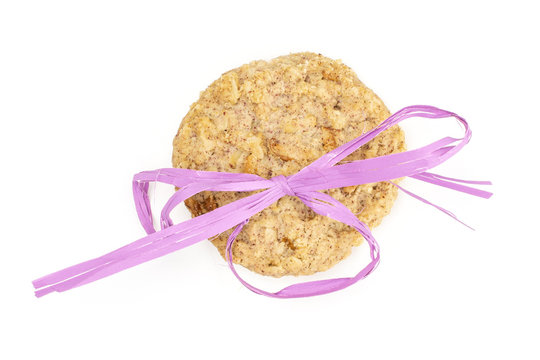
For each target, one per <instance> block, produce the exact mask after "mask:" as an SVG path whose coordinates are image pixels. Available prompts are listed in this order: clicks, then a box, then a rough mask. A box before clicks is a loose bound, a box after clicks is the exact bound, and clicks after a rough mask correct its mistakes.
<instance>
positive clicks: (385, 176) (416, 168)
mask: <svg viewBox="0 0 540 360" xmlns="http://www.w3.org/2000/svg"><path fill="white" fill-rule="evenodd" d="M410 117H424V118H432V119H439V118H446V117H454V118H456V119H457V120H458V121H459V122H460V123H461V124H462V125H463V126H464V129H465V134H464V136H463V137H462V138H452V137H445V138H442V139H440V140H438V141H435V142H434V143H432V144H429V145H427V146H424V147H421V148H418V149H415V150H410V151H406V152H402V153H396V154H391V155H386V156H381V157H377V158H371V159H365V160H358V161H351V162H348V163H344V164H340V165H336V164H337V163H339V162H340V161H341V160H343V159H344V158H346V157H347V156H348V155H350V154H351V153H352V152H354V151H355V150H356V149H358V148H359V147H360V146H362V145H364V144H366V143H367V142H368V141H370V140H372V139H373V138H374V137H376V136H377V135H378V134H380V133H381V132H383V131H385V130H386V129H388V128H389V127H391V126H393V125H395V124H397V123H399V122H400V121H402V120H404V119H407V118H410ZM470 138H471V130H470V128H469V126H468V124H467V122H466V121H465V119H463V118H462V117H460V116H459V115H457V114H455V113H452V112H449V111H446V110H441V109H438V108H436V107H433V106H425V105H417V106H409V107H406V108H403V109H402V110H400V111H398V112H397V113H395V114H394V115H392V116H390V117H389V118H388V119H386V120H385V121H383V122H382V123H381V124H380V125H379V126H377V127H376V128H374V129H373V130H371V131H369V132H367V133H365V134H363V135H361V136H359V137H358V138H356V139H354V140H352V141H350V142H348V143H346V144H344V145H342V146H340V147H338V148H336V149H335V150H333V151H330V152H329V153H327V154H325V155H323V156H321V157H320V158H319V159H317V160H316V161H314V162H313V163H311V164H310V165H308V166H307V167H305V168H303V169H302V170H300V171H299V172H298V173H296V174H293V175H291V176H283V175H279V176H276V177H273V178H271V179H264V178H262V177H260V176H258V175H254V174H243V173H225V172H212V171H197V170H189V169H177V168H167V169H159V170H155V171H143V172H141V173H138V174H136V175H135V176H134V179H133V195H134V198H135V206H136V209H137V214H138V216H139V220H140V221H141V224H142V226H143V227H144V229H145V230H146V232H147V233H148V235H147V236H145V237H143V238H141V239H139V240H137V241H135V242H133V243H131V244H128V245H126V246H123V247H121V248H119V249H117V250H115V251H113V252H110V253H108V254H106V255H103V256H101V257H98V258H95V259H92V260H88V261H85V262H83V263H81V264H78V265H74V266H71V267H68V268H66V269H64V270H60V271H58V272H55V273H52V274H50V275H47V276H44V277H42V278H40V279H37V280H35V281H34V282H33V285H34V288H35V289H36V291H35V295H36V296H37V297H40V296H43V295H46V294H48V293H50V292H53V291H57V292H62V291H66V290H69V289H72V288H75V287H78V286H81V285H84V284H88V283H90V282H93V281H96V280H99V279H101V278H103V277H106V276H109V275H112V274H114V273H117V272H119V271H122V270H124V269H127V268H130V267H133V266H135V265H138V264H141V263H143V262H146V261H149V260H152V259H155V258H157V257H160V256H163V255H166V254H168V253H171V252H173V251H177V250H180V249H183V248H185V247H187V246H190V245H193V244H195V243H198V242H200V241H202V240H205V239H208V238H211V237H213V236H215V235H218V234H220V233H222V232H224V231H226V230H228V229H231V228H233V227H235V229H234V231H233V232H232V233H231V235H230V237H229V239H228V241H227V245H226V258H227V262H228V264H229V267H230V268H231V270H232V272H233V273H234V275H235V276H236V277H237V278H238V279H239V280H240V282H241V283H242V284H243V285H245V286H246V287H247V288H248V289H250V290H252V291H254V292H255V293H258V294H262V295H266V296H271V297H276V298H296V297H306V296H314V295H321V294H326V293H330V292H333V291H337V290H340V289H343V288H346V287H348V286H350V285H352V284H354V283H356V282H357V281H359V280H361V279H363V278H365V277H366V276H367V275H369V274H370V273H371V272H372V271H373V270H374V269H375V268H376V267H377V264H378V263H379V259H380V254H379V245H378V244H377V242H376V241H375V238H374V237H373V235H372V234H371V231H370V230H369V228H368V227H367V226H366V224H364V223H363V222H361V221H360V220H358V218H357V217H356V216H355V215H354V214H353V213H352V212H351V211H350V210H349V209H348V208H347V207H346V206H345V205H343V204H342V203H340V202H339V201H337V200H335V199H334V198H333V197H331V196H330V195H327V194H325V193H322V192H320V191H321V190H326V189H331V188H339V187H345V186H351V185H361V184H367V183H374V182H380V181H389V182H391V183H392V184H393V185H395V186H397V187H398V188H399V189H401V190H402V191H404V192H405V193H407V194H409V195H411V196H413V197H415V198H416V199H419V200H421V201H422V202H424V203H427V204H429V205H432V206H434V207H436V208H437V209H439V210H441V211H443V212H445V213H446V214H447V215H449V216H451V217H453V218H454V219H456V220H458V219H457V218H456V216H455V215H453V214H452V213H451V212H449V211H447V210H445V209H443V208H441V207H439V206H437V205H435V204H432V203H430V202H429V201H427V200H425V199H423V198H421V197H419V196H417V195H415V194H412V193H411V192H408V191H406V190H405V189H403V188H402V187H400V186H398V185H397V184H395V183H393V182H392V181H391V180H392V179H397V178H401V177H406V176H408V177H411V178H414V179H417V180H421V181H425V182H428V183H432V184H435V185H439V186H443V187H446V188H449V189H453V190H457V191H461V192H464V193H467V194H470V195H474V196H479V197H483V198H489V197H490V196H491V195H492V193H490V192H487V191H483V190H479V189H475V188H472V187H470V186H466V185H463V184H477V185H491V182H489V181H465V180H459V179H452V178H448V177H444V176H440V175H436V174H433V173H429V172H427V170H429V169H431V168H433V167H435V166H437V165H438V164H440V163H442V162H444V161H446V160H447V159H448V158H450V157H451V156H453V155H454V154H455V153H457V152H458V151H459V150H461V148H463V146H465V144H467V143H468V141H469V140H470ZM154 181H155V182H162V183H166V184H171V185H174V186H176V187H178V188H179V190H178V191H176V192H175V193H174V194H173V195H172V196H171V197H170V199H169V200H168V201H167V203H166V204H165V206H164V207H163V209H162V211H161V216H160V224H161V230H159V231H156V229H155V228H154V225H153V217H152V210H151V207H150V201H149V197H148V188H149V183H150V182H154ZM263 189H266V190H264V191H261V192H257V193H255V194H253V195H250V196H247V197H244V198H242V199H240V200H237V201H234V202H232V203H229V204H227V205H224V206H222V207H219V208H217V209H215V210H213V211H211V212H208V213H205V214H202V215H200V216H197V217H195V218H192V219H190V220H187V221H184V222H181V223H179V224H173V221H172V220H171V218H170V216H169V215H170V212H171V210H172V209H173V208H174V207H176V206H177V205H178V204H180V203H181V202H183V201H184V200H186V199H187V198H189V197H191V196H193V195H195V194H197V193H199V192H201V191H254V190H263ZM283 196H296V197H298V198H299V199H300V200H301V201H302V202H303V203H304V204H305V205H306V206H308V207H310V208H311V209H312V210H313V211H314V212H316V213H317V214H319V215H324V216H328V217H330V218H332V219H334V220H337V221H341V222H342V223H344V224H347V225H349V226H351V227H352V228H354V229H356V230H357V231H358V232H359V233H360V234H362V236H363V237H364V238H365V239H366V241H367V243H368V245H369V247H370V256H371V261H370V262H369V264H367V265H366V266H365V267H364V268H363V269H362V270H361V271H360V272H359V273H358V274H356V275H355V276H353V277H344V278H336V279H328V280H318V281H309V282H304V283H299V284H294V285H291V286H288V287H286V288H284V289H282V290H280V291H278V292H275V293H271V292H267V291H264V290H260V289H258V288H256V287H254V286H252V285H250V284H248V283H247V282H245V281H244V280H243V279H242V278H241V277H240V276H239V275H238V273H237V272H236V270H235V269H234V265H233V263H232V245H233V243H234V240H235V238H236V236H237V235H238V234H239V232H240V231H241V230H242V227H243V226H244V225H245V224H246V223H247V222H248V220H249V218H250V217H251V216H253V215H255V214H256V213H258V212H260V211H262V210H264V209H265V208H266V207H268V206H270V205H271V204H273V203H274V202H276V201H278V200H279V199H280V198H282V197H283ZM458 221H459V220H458Z"/></svg>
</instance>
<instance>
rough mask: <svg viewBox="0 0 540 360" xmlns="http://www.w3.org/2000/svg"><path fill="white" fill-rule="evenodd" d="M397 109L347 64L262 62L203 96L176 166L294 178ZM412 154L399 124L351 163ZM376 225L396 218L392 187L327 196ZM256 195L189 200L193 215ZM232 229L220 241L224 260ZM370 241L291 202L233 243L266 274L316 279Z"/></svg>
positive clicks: (304, 56)
mask: <svg viewBox="0 0 540 360" xmlns="http://www.w3.org/2000/svg"><path fill="white" fill-rule="evenodd" d="M388 116H390V112H389V111H388V109H387V108H386V106H385V105H384V103H383V102H382V101H381V100H380V99H379V97H378V96H377V95H375V93H373V91H371V90H370V89H368V88H367V87H366V86H365V85H364V84H363V83H362V82H360V80H358V78H357V76H356V74H355V73H354V72H353V71H352V70H351V69H350V68H349V67H347V66H346V65H344V64H342V63H341V61H338V60H332V59H329V58H327V57H324V56H321V55H320V54H314V53H297V54H291V55H287V56H281V57H278V58H275V59H273V60H270V61H254V62H251V63H249V64H246V65H243V66H241V67H239V68H237V69H234V70H231V71H229V72H226V73H224V74H223V75H222V76H221V77H220V78H219V79H218V80H216V81H214V82H213V83H212V84H211V85H210V86H209V87H208V88H207V89H206V90H205V91H203V92H202V93H201V95H200V98H199V100H198V101H197V102H195V103H194V104H193V105H191V108H190V110H189V112H188V113H187V115H186V116H185V117H184V119H183V121H182V123H181V125H180V128H179V130H178V133H177V135H176V137H175V139H174V142H173V147H174V148H173V157H172V162H173V166H174V167H181V168H188V169H196V170H206V171H223V172H244V173H252V174H257V175H259V176H262V177H264V178H268V179H269V178H271V177H274V176H276V175H285V176H287V175H291V174H294V173H296V172H298V171H299V170H300V169H302V168H303V167H305V166H307V165H309V164H310V163H311V162H313V161H314V160H316V159H317V158H319V157H320V156H322V155H323V154H325V153H327V152H329V151H331V150H333V149H334V148H336V147H338V146H340V145H342V144H344V143H346V142H347V141H350V140H352V139H354V138H355V137H358V136H360V135H361V134H362V133H363V132H366V131H369V130H371V129H373V128H374V127H375V126H377V125H378V124H380V123H381V122H382V121H383V120H385V119H386V118H387V117H388ZM404 150H405V142H404V135H403V132H402V130H401V129H400V128H399V127H397V126H393V127H392V128H390V129H388V130H386V131H385V132H383V133H381V134H380V135H379V136H377V137H376V138H375V139H373V140H372V141H370V142H369V143H367V144H366V145H364V146H363V147H361V148H360V149H358V150H357V151H355V152H354V153H352V154H351V155H350V156H349V157H347V158H346V159H345V160H344V161H350V160H359V159H366V158H372V157H377V156H381V155H386V154H390V153H396V152H401V151H404ZM324 192H325V193H327V194H329V195H331V196H333V197H334V198H335V199H337V200H338V201H340V202H342V203H343V204H344V205H345V206H347V207H348V208H349V209H350V210H351V211H352V212H353V213H355V214H357V216H358V218H359V219H360V220H361V221H363V222H365V223H366V224H367V225H368V226H369V227H370V228H373V227H374V226H377V225H379V224H380V222H381V220H382V218H383V217H384V216H385V215H387V214H388V213H389V212H390V208H391V207H392V204H393V202H394V200H395V198H396V196H397V189H396V187H394V186H393V185H391V184H390V183H388V182H380V183H373V184H365V185H360V186H349V187H345V188H339V189H330V190H327V191H324ZM252 193H253V192H203V193H200V194H197V195H195V196H193V197H192V198H190V199H188V200H187V201H186V206H187V207H188V209H189V210H190V212H191V214H192V215H193V216H198V215H200V214H203V213H206V212H209V211H211V210H213V209H215V208H217V207H219V206H222V205H225V204H228V203H230V202H232V201H235V200H237V199H240V198H242V197H245V196H247V195H249V194H252ZM231 231H232V230H229V231H227V232H225V233H223V234H221V235H219V236H217V237H215V238H213V239H211V241H212V243H213V244H214V245H215V246H216V247H217V249H218V250H219V252H220V253H221V255H222V256H224V255H225V253H224V252H225V244H226V242H227V238H228V236H229V235H230V233H231ZM362 240H363V238H362V236H361V235H360V234H359V233H358V232H356V231H355V230H354V229H352V228H350V227H349V226H347V225H345V224H342V223H340V222H337V221H335V220H332V219H330V218H327V217H324V216H320V215H317V214H315V213H314V212H313V211H312V210H311V209H309V208H308V207H307V206H305V205H304V204H303V203H302V202H301V201H300V200H299V199H297V198H295V197H291V196H285V197H283V198H282V199H280V200H279V201H278V202H276V203H275V204H273V205H272V206H270V207H269V208H267V209H265V210H264V211H262V212H260V213H258V214H256V215H255V216H253V217H252V218H251V219H250V221H249V222H248V224H247V225H246V226H245V227H244V229H243V230H242V231H241V232H240V235H239V236H238V237H237V239H236V242H235V244H234V245H233V261H234V262H235V263H237V264H241V265H243V266H244V267H246V268H248V269H250V270H252V271H255V272H257V273H260V274H264V275H271V276H276V277H279V276H283V275H308V274H313V273H315V272H318V271H324V270H327V269H328V268H330V267H332V266H333V265H335V264H336V263H337V262H339V261H341V260H343V259H344V258H346V257H347V256H348V255H349V254H350V253H351V248H352V247H353V246H358V245H359V244H360V243H361V242H362Z"/></svg>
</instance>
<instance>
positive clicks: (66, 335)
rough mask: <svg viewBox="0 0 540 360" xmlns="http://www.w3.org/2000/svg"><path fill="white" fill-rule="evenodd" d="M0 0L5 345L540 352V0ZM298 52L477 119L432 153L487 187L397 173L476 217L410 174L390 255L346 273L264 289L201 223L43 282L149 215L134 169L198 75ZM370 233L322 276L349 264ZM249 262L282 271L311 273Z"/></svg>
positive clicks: (167, 145) (392, 223) (129, 352)
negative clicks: (136, 262) (84, 277)
mask: <svg viewBox="0 0 540 360" xmlns="http://www.w3.org/2000/svg"><path fill="white" fill-rule="evenodd" d="M193 3H195V2H193ZM373 3H375V2H373ZM1 4H2V5H0V121H1V129H0V137H1V139H0V146H1V152H0V154H1V172H2V175H1V177H0V182H1V191H2V195H1V207H0V212H1V217H0V218H1V239H2V250H1V251H0V270H1V271H0V276H1V282H2V292H1V297H0V303H1V306H0V329H1V331H2V335H1V339H2V340H1V345H0V358H2V359H37V358H40V359H180V358H186V359H191V358H210V356H212V358H234V359H248V358H249V359H252V358H262V359H265V358H268V359H281V358H284V359H287V358H293V357H295V358H299V359H300V358H301V359H318V358H326V359H328V358H331V359H333V358H345V359H353V358H354V359H356V358H361V359H457V358H459V359H487V358H489V359H510V358H512V359H539V358H540V350H539V344H538V341H539V338H540V336H539V335H540V328H539V322H540V316H539V304H540V296H539V275H540V267H539V260H538V257H539V250H540V246H539V240H540V236H539V235H538V230H537V229H538V203H539V200H540V198H539V195H538V194H539V188H538V177H537V176H535V172H536V171H537V170H538V155H539V152H538V145H537V144H538V142H539V141H540V140H539V139H540V138H539V134H540V132H539V131H540V126H539V122H540V119H539V115H538V104H539V95H540V93H539V90H538V89H539V82H540V76H539V70H538V66H539V64H540V56H539V37H538V35H539V34H540V27H539V25H538V15H539V13H540V12H539V10H538V8H537V7H536V6H535V2H533V1H531V2H529V3H527V2H521V1H508V2H497V1H489V2H473V1H470V2H469V1H467V2H460V1H448V2H435V1H426V2H416V1H414V2H410V1H396V2H377V5H373V4H371V5H367V4H363V3H362V2H349V3H345V2H339V1H335V0H334V1H328V2H315V1H311V2H305V3H301V2H298V3H297V2H293V1H285V2H281V1H273V2H268V3H264V4H263V3H257V2H255V1H251V2H244V3H240V2H238V3H237V2H232V1H222V2H216V3H204V2H197V4H196V5H195V4H191V5H187V4H181V2H180V1H177V2H161V1H153V2H138V1H129V2H119V1H88V2H80V1H65V2H60V1H36V2H27V1H5V2H2V3H1ZM297 51H314V52H320V53H322V54H323V55H326V56H329V57H332V58H340V59H342V60H343V61H344V62H345V63H346V64H347V65H349V66H351V67H352V68H353V69H354V70H355V71H356V72H357V74H358V76H359V78H360V79H361V80H362V81H363V82H364V83H365V84H366V85H367V86H369V87H371V88H372V89H373V90H374V91H375V92H376V93H377V94H379V95H380V96H381V98H382V99H383V100H384V101H385V102H386V104H387V105H388V107H389V108H390V109H391V110H392V111H397V110H398V109H400V108H401V107H404V106H407V105H412V104H430V105H435V106H439V107H442V108H445V109H448V110H452V111H455V112H457V113H459V114H461V115H463V116H464V117H465V118H466V119H467V120H468V121H469V122H470V125H471V128H472V130H473V134H474V135H473V138H472V141H471V142H470V143H469V145H468V146H467V147H465V148H464V150H463V151H462V152H461V153H460V154H458V155H457V156H455V157H454V158H452V159H451V160H450V161H448V162H447V163H445V164H443V165H442V166H440V168H438V169H437V170H436V172H437V173H440V174H443V175H447V176H452V177H458V178H463V179H477V180H492V181H493V182H494V186H492V187H491V190H492V191H494V193H495V195H494V196H493V197H492V198H491V199H490V200H483V199H479V198H474V197H471V196H467V195H464V194H460V193H455V192H452V191H450V190H445V189H442V188H438V187H435V186H431V185H422V184H418V182H417V181H415V180H411V179H408V180H405V181H404V182H403V186H405V187H406V188H407V189H410V190H413V191H415V192H417V193H418V194H420V195H422V196H425V197H426V198H428V199H430V200H432V201H434V202H435V203H437V204H440V205H442V206H444V207H446V208H448V209H450V210H451V211H453V212H455V213H456V214H457V215H458V216H459V217H460V218H461V219H463V220H464V221H465V222H467V223H468V224H470V225H471V226H473V227H475V228H476V231H470V230H469V229H467V228H465V227H464V226H462V225H460V224H459V223H457V222H455V221H453V220H452V219H450V218H449V217H447V216H445V215H444V214H442V213H440V212H438V211H436V210H435V209H433V208H431V207H429V206H427V205H424V204H422V203H420V202H418V201H416V200H414V199H412V198H410V197H408V196H407V195H405V194H403V193H401V194H400V196H399V199H398V201H397V203H396V204H395V207H394V209H393V211H392V213H391V214H390V215H389V216H388V217H387V218H386V219H385V220H384V222H383V224H382V225H381V226H380V227H379V228H377V229H375V230H374V234H375V237H376V238H377V239H378V241H379V242H380V244H381V248H382V250H381V256H382V261H381V264H380V266H379V267H378V269H377V270H376V271H375V272H374V273H373V274H372V275H371V276H369V277H368V278H367V279H366V280H364V281H361V282H360V283H358V284H357V285H355V286H353V287H351V288H348V289H346V290H344V291H341V292H338V293H334V294H330V295H325V296H320V297H315V298H307V299H295V300H276V299H271V298H265V297H262V296H258V295H255V294H253V293H251V292H250V291H248V290H246V289H245V288H243V287H242V286H241V285H240V284H239V283H238V282H237V281H236V279H235V278H234V277H233V276H232V274H231V273H230V272H229V271H228V269H227V268H226V267H225V264H224V261H223V260H222V259H221V258H220V257H219V256H218V254H217V251H215V249H214V248H213V246H212V245H211V244H210V243H208V242H203V243H200V244H198V245H195V246H192V247H191V248H188V249H185V250H183V251H181V252H177V253H173V254H170V255H168V256H166V257H163V258H160V259H157V260H154V261H152V262H150V263H146V264H143V265H141V266H138V267H136V268H133V269H130V270H127V271H124V272H122V273H119V274H117V275H114V276H112V277H109V278H106V279H104V280H101V281H98V282H96V283H93V284H90V285H87V286H84V287H81V288H78V289H75V290H72V291H69V292H65V293H61V294H56V293H55V294H51V295H48V296H46V297H44V298H41V299H36V298H34V296H33V292H32V286H31V280H33V279H35V278H37V277H40V276H42V275H45V274H47V273H50V272H52V271H56V270H59V269H61V268H63V267H66V266H69V265H73V264H75V263H78V262H80V261H84V260H87V259H89V258H91V257H95V256H99V255H102V254H103V253H105V252H108V251H110V250H113V249H115V248H117V247H119V246H122V245H124V244H126V243H128V242H131V241H133V240H136V239H138V238H139V237H141V236H143V235H144V232H143V230H142V228H141V227H140V225H139V224H138V220H137V216H136V213H135V210H134V207H133V203H132V199H131V196H132V195H131V177H132V175H133V174H135V173H136V172H139V171H142V170H149V169H156V168H160V167H168V166H170V157H171V150H172V139H173V137H174V135H175V133H176V130H177V128H178V126H179V124H180V121H181V119H182V118H183V116H184V115H185V114H186V112H187V110H188V108H189V105H190V104H191V103H192V102H194V101H196V100H197V98H198V94H199V92H200V91H201V90H203V89H204V88H205V87H206V86H208V85H209V84H210V83H211V82H212V81H213V80H215V79H216V78H218V77H219V76H220V74H221V73H223V72H225V71H227V70H229V69H231V68H234V67H237V66H239V65H242V64H244V63H246V62H249V61H251V60H255V59H270V58H272V57H275V56H279V55H283V54H288V53H290V52H297ZM403 127H404V129H405V131H406V134H407V141H408V145H409V148H410V149H412V148H414V147H416V146H419V145H423V144H427V142H428V141H434V140H436V139H438V138H440V137H442V136H445V135H446V134H447V133H450V134H454V135H459V134H460V132H459V131H460V127H459V126H458V125H456V123H455V122H453V121H452V120H449V119H448V120H437V121H434V120H430V121H427V120H420V119H411V120H408V121H407V122H406V123H404V124H403ZM172 191H173V190H172V189H171V188H167V187H163V188H158V190H157V200H156V206H159V205H160V203H162V201H163V200H164V198H165V197H166V196H167V195H169V194H171V193H172ZM175 219H176V220H177V221H180V220H182V219H187V213H186V212H185V210H179V211H178V212H177V213H176V214H175ZM366 253H367V252H366V246H365V245H364V246H361V247H360V248H357V249H355V250H354V252H353V255H352V256H351V257H350V258H348V259H347V260H345V261H344V262H342V263H340V264H339V265H337V266H336V267H334V268H333V269H332V270H330V271H328V272H327V273H324V274H319V275H316V276H314V277H312V278H317V279H322V278H327V277H335V276H343V275H352V274H354V273H355V271H357V270H359V269H360V268H361V267H362V266H363V265H364V264H365V261H366ZM242 274H245V275H246V276H247V277H248V279H250V280H251V281H253V282H254V283H255V284H256V285H259V286H261V287H264V288H266V289H274V290H277V289H279V288H281V287H283V286H284V285H286V284H290V283H292V282H294V281H295V280H299V279H294V278H284V279H279V280H276V279H266V278H263V277H260V276H256V275H253V274H250V273H249V272H247V271H243V272H242ZM301 280H307V278H304V279H301Z"/></svg>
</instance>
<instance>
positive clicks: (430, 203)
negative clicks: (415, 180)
mask: <svg viewBox="0 0 540 360" xmlns="http://www.w3.org/2000/svg"><path fill="white" fill-rule="evenodd" d="M389 182H390V183H391V184H392V185H394V186H395V187H397V188H398V189H400V190H401V191H403V192H404V193H405V194H407V195H409V196H412V197H413V198H415V199H417V200H420V201H421V202H423V203H424V204H428V205H431V206H433V207H434V208H435V209H437V210H439V211H442V212H443V213H445V214H446V215H448V216H450V217H451V218H452V219H454V220H456V221H457V222H459V223H461V224H462V225H465V226H466V227H468V228H469V229H471V230H474V228H473V227H471V226H469V225H467V224H466V223H464V222H463V221H461V220H460V219H458V217H457V216H456V215H454V214H453V213H452V212H451V211H449V210H446V209H445V208H443V207H441V206H439V205H436V204H434V203H432V202H431V201H429V200H426V199H424V198H423V197H421V196H418V195H416V194H414V193H412V192H410V191H408V190H406V189H404V188H403V187H401V186H399V185H398V184H396V183H395V182H393V181H389Z"/></svg>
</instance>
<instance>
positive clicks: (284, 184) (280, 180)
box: [270, 175, 296, 196]
mask: <svg viewBox="0 0 540 360" xmlns="http://www.w3.org/2000/svg"><path fill="white" fill-rule="evenodd" d="M270 180H272V181H273V182H274V183H275V184H276V185H277V186H279V187H280V188H281V190H282V191H283V192H284V193H285V194H287V195H290V196H296V193H295V192H294V190H293V189H292V188H291V185H290V184H289V181H288V180H287V177H286V176H283V175H278V176H274V177H273V178H271V179H270Z"/></svg>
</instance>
